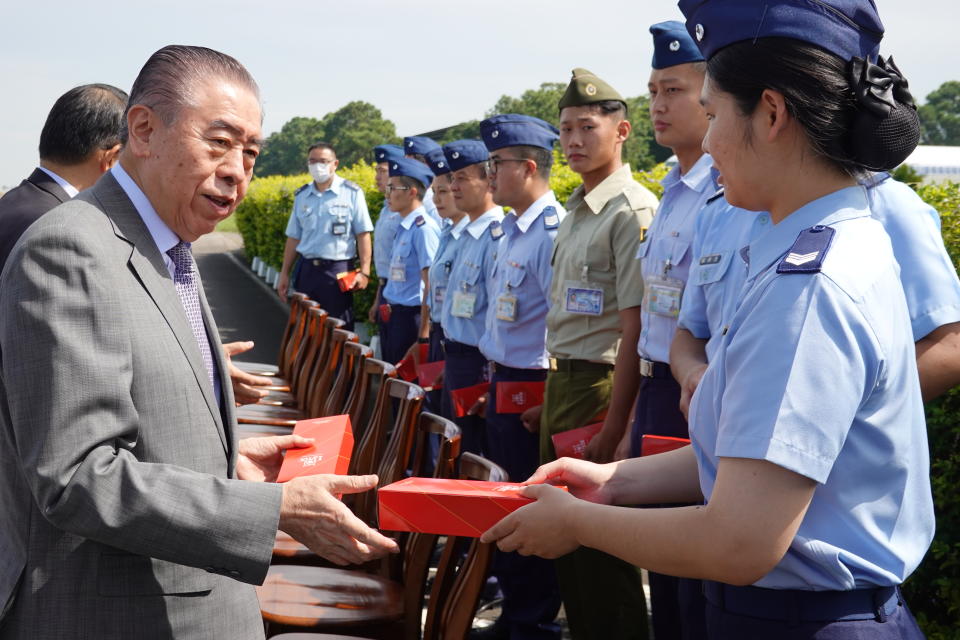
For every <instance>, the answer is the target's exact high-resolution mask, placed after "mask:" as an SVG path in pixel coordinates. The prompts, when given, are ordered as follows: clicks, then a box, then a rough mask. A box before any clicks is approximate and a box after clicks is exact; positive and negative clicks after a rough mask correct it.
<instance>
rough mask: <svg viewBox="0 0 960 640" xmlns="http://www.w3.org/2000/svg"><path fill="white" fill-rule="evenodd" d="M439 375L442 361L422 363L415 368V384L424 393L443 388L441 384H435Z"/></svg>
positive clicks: (441, 371)
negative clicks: (421, 388)
mask: <svg viewBox="0 0 960 640" xmlns="http://www.w3.org/2000/svg"><path fill="white" fill-rule="evenodd" d="M441 373H443V360H438V361H436V362H424V363H422V364H420V365H419V366H418V367H417V384H419V385H420V386H421V387H423V388H424V390H425V391H433V390H434V389H439V388H440V387H442V386H443V383H440V384H438V383H437V378H439V377H440V374H441Z"/></svg>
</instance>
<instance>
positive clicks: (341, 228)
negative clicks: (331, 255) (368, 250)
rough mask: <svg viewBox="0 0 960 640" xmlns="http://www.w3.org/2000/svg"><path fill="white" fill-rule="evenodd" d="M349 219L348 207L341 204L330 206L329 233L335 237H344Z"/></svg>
mask: <svg viewBox="0 0 960 640" xmlns="http://www.w3.org/2000/svg"><path fill="white" fill-rule="evenodd" d="M349 219H350V207H348V206H346V205H342V204H335V205H332V206H331V207H330V233H331V234H333V235H335V236H342V235H346V233H347V228H348V226H349V225H348V220H349Z"/></svg>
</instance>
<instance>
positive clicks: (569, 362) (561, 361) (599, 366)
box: [550, 358, 613, 373]
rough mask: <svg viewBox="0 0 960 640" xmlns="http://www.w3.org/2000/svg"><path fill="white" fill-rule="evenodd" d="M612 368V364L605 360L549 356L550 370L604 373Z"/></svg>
mask: <svg viewBox="0 0 960 640" xmlns="http://www.w3.org/2000/svg"><path fill="white" fill-rule="evenodd" d="M611 369H613V365H612V364H607V363H606V362H592V361H590V360H577V359H575V358H550V371H567V372H569V373H575V372H586V371H591V372H602V373H606V372H608V371H610V370H611Z"/></svg>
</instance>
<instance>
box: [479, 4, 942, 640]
mask: <svg viewBox="0 0 960 640" xmlns="http://www.w3.org/2000/svg"><path fill="white" fill-rule="evenodd" d="M680 6H681V9H682V10H683V11H684V13H685V15H686V17H687V28H688V29H689V31H690V32H691V34H692V35H693V36H694V37H695V38H696V40H697V41H698V44H699V45H700V47H701V50H702V51H703V53H704V57H706V58H707V60H708V71H707V81H706V84H705V87H704V91H703V103H704V106H705V108H706V111H707V114H708V118H709V119H710V127H709V130H708V133H707V136H706V139H705V141H704V147H705V150H706V151H707V152H709V153H710V154H711V156H712V157H713V160H714V165H715V167H716V168H717V169H718V171H719V173H720V182H721V183H722V184H723V186H724V188H725V193H726V198H727V200H728V201H729V202H730V203H731V204H732V205H734V206H738V207H741V208H744V209H748V210H752V211H767V212H769V214H770V221H771V223H772V225H771V228H770V230H769V231H768V232H766V233H765V234H762V235H761V236H760V237H759V238H758V239H756V240H754V241H753V242H751V243H750V244H749V245H748V247H747V248H746V249H745V252H744V255H745V258H746V259H747V262H748V265H749V266H748V274H747V280H746V283H745V285H744V288H743V291H742V293H741V296H740V299H739V301H738V303H737V306H736V310H735V312H734V313H733V316H732V318H731V321H730V323H729V325H728V327H727V330H726V333H725V335H724V336H723V337H722V339H721V341H720V344H719V345H718V347H717V350H716V354H715V356H714V358H713V360H712V362H711V363H710V366H709V367H708V369H707V371H706V373H705V374H704V376H703V379H702V381H701V382H700V385H699V387H698V389H697V392H696V394H695V395H694V398H693V401H692V404H691V409H690V433H691V438H692V440H693V446H692V447H687V448H684V449H680V450H677V451H673V452H670V453H665V454H661V455H657V456H652V457H649V458H640V459H634V460H626V461H622V462H618V463H612V464H609V465H593V464H590V463H587V462H583V461H574V460H569V459H568V460H560V461H557V462H555V463H551V464H549V465H545V466H544V467H541V468H540V469H539V470H538V471H537V473H536V474H534V476H533V477H532V478H531V479H530V482H531V483H532V482H543V481H549V482H551V483H553V484H566V485H568V486H569V488H570V490H571V493H572V495H571V494H568V493H566V492H563V491H559V490H557V489H555V488H553V487H549V486H535V487H529V488H527V489H526V490H525V492H526V493H527V495H529V496H531V497H536V498H538V500H537V502H535V503H534V504H532V505H529V506H527V507H525V508H523V509H520V510H518V511H516V512H514V514H512V515H511V516H508V517H507V518H505V519H504V520H503V521H501V522H500V523H498V524H497V525H496V526H494V527H493V528H492V529H491V530H490V531H488V532H487V533H486V534H485V535H484V540H485V541H489V540H494V539H497V540H499V546H500V548H501V549H504V550H508V551H511V550H519V551H520V552H521V553H535V554H537V555H543V556H546V557H556V556H558V555H562V554H565V553H568V552H569V551H571V550H573V549H574V548H576V547H577V546H579V545H585V546H589V547H594V548H598V549H601V550H603V551H605V552H608V553H612V554H614V555H617V556H619V557H621V558H623V559H625V560H628V561H630V562H633V563H635V564H637V565H639V566H642V567H646V568H649V569H651V570H654V571H657V572H661V573H667V574H672V575H677V576H684V577H691V578H702V579H704V581H705V595H706V597H707V601H708V605H707V625H708V631H709V637H710V638H737V639H741V638H778V639H780V638H814V637H815V638H830V639H835V638H918V637H922V634H921V633H920V631H919V629H918V628H917V625H916V622H915V621H914V620H913V617H912V616H911V614H910V612H909V610H908V609H907V607H906V605H905V603H904V602H903V601H902V598H901V596H900V593H899V590H898V585H899V584H900V583H902V582H903V580H904V579H905V578H906V577H907V576H908V575H909V574H910V573H911V572H912V571H913V569H914V568H916V566H917V565H918V564H919V563H920V560H921V559H922V558H923V555H924V553H925V552H926V550H927V547H928V546H929V544H930V540H931V539H932V536H933V527H934V522H933V505H932V500H931V495H930V486H929V478H928V468H929V461H928V457H927V444H926V432H925V424H924V417H923V406H922V402H921V396H920V386H919V380H918V377H917V368H916V354H915V349H914V344H913V335H912V332H911V327H910V321H909V315H908V311H907V304H906V300H905V296H904V293H903V288H902V286H901V284H900V281H899V277H898V268H897V265H896V262H895V260H894V257H893V252H892V249H891V243H890V239H889V237H888V236H887V235H886V233H885V232H884V231H883V228H882V225H881V224H880V223H878V222H877V221H876V220H873V219H872V218H871V216H870V209H869V201H868V198H867V194H866V191H865V189H864V188H863V187H862V186H860V185H859V184H858V183H857V177H858V176H859V175H861V174H862V173H863V172H864V171H866V170H868V169H869V170H884V169H889V168H891V167H893V166H896V164H899V162H900V161H902V160H903V159H904V158H905V157H906V155H907V154H909V152H910V151H911V150H912V149H913V147H914V146H915V145H916V142H917V139H918V137H919V125H918V121H917V117H916V110H915V107H914V106H913V103H912V99H911V98H910V95H909V92H908V91H907V88H906V81H905V80H903V78H902V76H901V75H900V73H899V71H898V70H897V69H896V67H895V66H894V65H893V64H892V62H890V61H888V60H883V59H882V58H878V57H877V50H878V46H879V41H880V38H881V37H882V32H883V26H882V24H881V23H880V19H879V16H878V15H877V13H876V7H875V6H874V4H873V2H872V1H870V0H782V1H779V2H776V1H771V0H723V1H722V2H721V1H719V0H706V1H704V0H682V1H681V3H680ZM574 496H576V497H574ZM577 498H580V499H577ZM697 500H701V501H703V502H704V504H703V505H702V506H692V507H684V508H675V509H625V508H620V507H614V506H610V505H616V504H647V503H649V504H652V503H664V502H693V501H697Z"/></svg>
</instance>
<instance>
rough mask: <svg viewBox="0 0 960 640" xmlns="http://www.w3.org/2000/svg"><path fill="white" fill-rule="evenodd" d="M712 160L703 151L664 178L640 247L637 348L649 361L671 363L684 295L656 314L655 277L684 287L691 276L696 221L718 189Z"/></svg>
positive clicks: (638, 253) (638, 254)
mask: <svg viewBox="0 0 960 640" xmlns="http://www.w3.org/2000/svg"><path fill="white" fill-rule="evenodd" d="M712 165H713V160H712V159H711V158H710V156H709V155H707V154H703V155H702V156H700V159H699V160H697V162H696V163H695V164H694V165H693V166H692V167H690V170H689V171H687V173H686V175H683V176H681V175H680V166H679V165H678V166H676V167H674V168H673V169H671V170H670V173H668V174H667V175H666V177H665V178H664V179H663V182H662V184H663V197H662V198H661V199H660V206H659V207H658V208H657V214H656V215H655V216H654V217H653V222H652V223H651V224H650V229H649V230H647V234H646V239H645V240H644V242H642V243H640V247H639V249H638V250H637V258H638V259H639V260H640V261H641V269H642V273H643V285H644V300H643V304H642V305H641V306H640V322H641V329H640V340H639V341H638V342H637V353H639V354H640V356H641V357H642V358H646V359H647V360H653V361H654V362H670V343H671V342H672V341H673V334H674V333H675V332H676V330H677V315H676V314H677V313H679V307H680V295H679V294H678V295H676V296H675V304H673V305H671V306H673V307H675V310H674V312H673V313H672V314H670V315H664V314H662V313H652V312H651V305H650V297H651V294H652V293H653V292H654V291H655V290H656V289H657V286H656V283H655V280H656V279H666V280H668V281H670V282H671V283H672V284H673V285H675V286H676V287H679V288H682V287H683V286H684V284H685V283H686V281H687V274H688V272H689V270H690V262H691V252H690V245H691V244H692V243H693V226H694V223H695V222H696V219H697V214H698V213H699V212H700V210H701V209H702V208H703V205H704V203H706V201H707V199H708V198H709V197H710V196H712V195H713V194H714V193H716V191H717V186H716V182H714V178H713V175H712V173H711V171H710V168H711V166H712ZM681 293H682V292H681Z"/></svg>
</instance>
